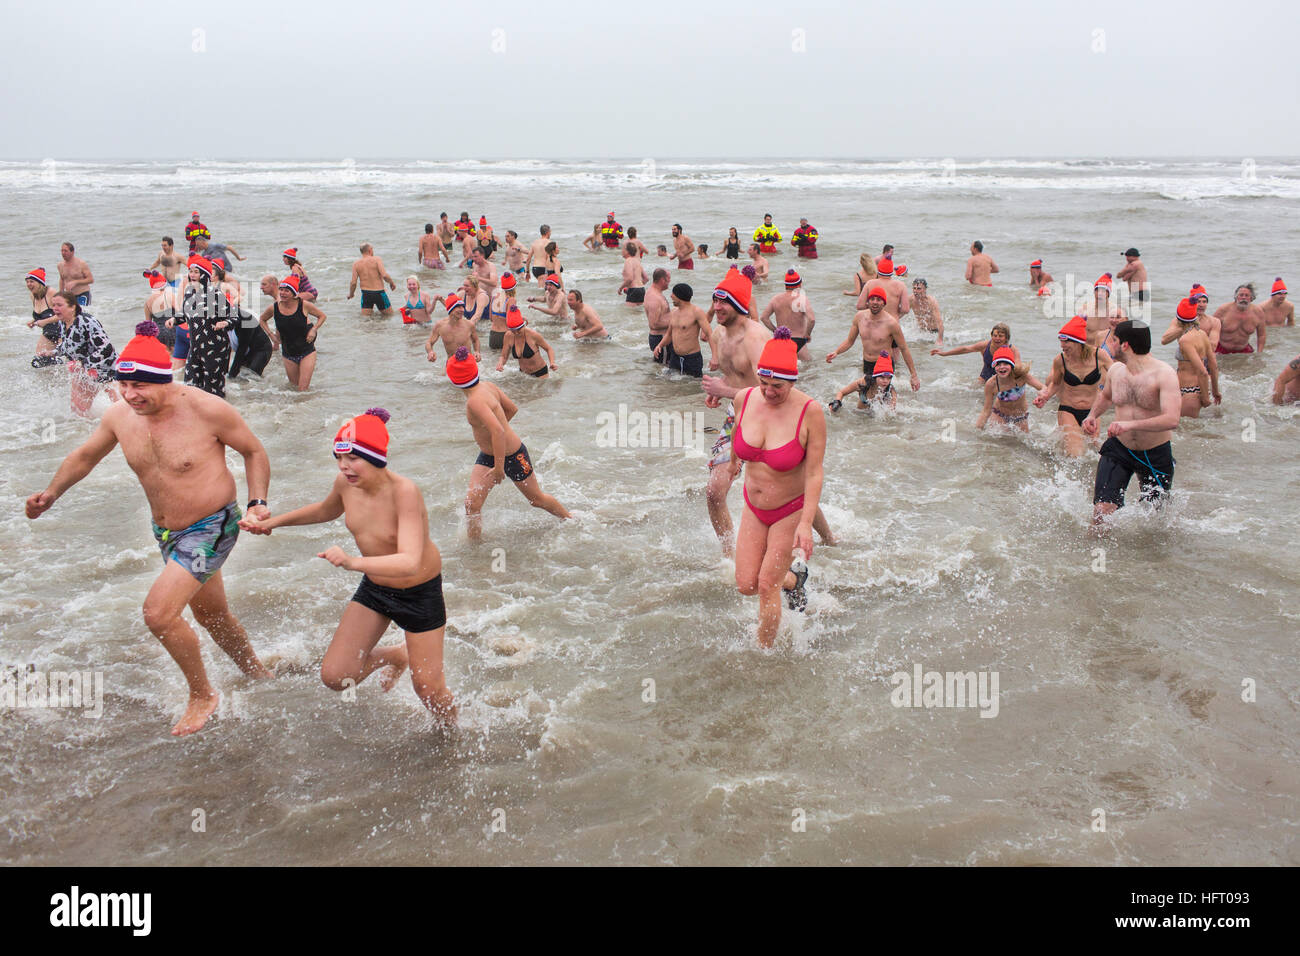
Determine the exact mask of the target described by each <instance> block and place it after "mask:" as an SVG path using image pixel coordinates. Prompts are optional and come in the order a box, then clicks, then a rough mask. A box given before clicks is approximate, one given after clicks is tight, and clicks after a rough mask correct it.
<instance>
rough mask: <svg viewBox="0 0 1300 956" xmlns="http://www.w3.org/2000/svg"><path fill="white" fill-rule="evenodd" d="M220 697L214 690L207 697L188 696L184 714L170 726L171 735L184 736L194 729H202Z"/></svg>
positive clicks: (215, 708) (213, 711)
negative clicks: (174, 724)
mask: <svg viewBox="0 0 1300 956" xmlns="http://www.w3.org/2000/svg"><path fill="white" fill-rule="evenodd" d="M220 699H221V695H219V694H218V693H217V692H216V691H213V692H212V694H211V695H210V696H207V697H190V703H189V706H188V707H186V708H185V714H184V716H182V717H181V719H180V720H178V721H177V722H176V726H175V727H173V728H172V736H173V737H186V736H189V735H190V734H192V733H195V732H196V731H199V730H202V729H203V725H204V724H206V723H207V722H208V718H209V717H211V716H212V715H213V714H214V713H216V710H217V704H218V702H219V701H220Z"/></svg>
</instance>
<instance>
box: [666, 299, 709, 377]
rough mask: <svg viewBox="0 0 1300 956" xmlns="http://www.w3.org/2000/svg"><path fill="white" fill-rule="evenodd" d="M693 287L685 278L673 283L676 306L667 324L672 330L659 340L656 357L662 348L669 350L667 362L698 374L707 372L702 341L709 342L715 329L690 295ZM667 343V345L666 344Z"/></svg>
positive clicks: (683, 371)
mask: <svg viewBox="0 0 1300 956" xmlns="http://www.w3.org/2000/svg"><path fill="white" fill-rule="evenodd" d="M693 294H694V292H693V290H692V289H691V287H690V286H689V285H687V284H686V283H685V282H679V283H677V285H675V286H673V293H672V297H673V308H672V311H671V312H669V313H668V328H669V329H670V330H671V333H670V334H669V335H665V336H664V337H663V338H662V339H660V341H659V344H658V345H656V346H655V350H654V357H655V361H661V359H660V358H659V355H660V353H661V352H667V353H668V355H670V356H671V358H669V359H668V360H667V361H665V362H664V364H665V365H667V366H668V367H669V368H671V369H673V370H674V371H677V372H681V373H682V374H683V375H692V376H694V377H695V378H702V377H703V376H704V353H703V352H701V351H700V343H701V342H710V336H711V334H712V329H710V328H709V319H708V316H707V315H705V312H704V310H703V309H701V308H700V307H699V306H698V305H691V296H692V295H693ZM665 346H667V348H665ZM709 354H710V362H709V364H710V366H712V364H713V362H712V360H711V359H712V354H713V346H712V343H711V342H710V345H709Z"/></svg>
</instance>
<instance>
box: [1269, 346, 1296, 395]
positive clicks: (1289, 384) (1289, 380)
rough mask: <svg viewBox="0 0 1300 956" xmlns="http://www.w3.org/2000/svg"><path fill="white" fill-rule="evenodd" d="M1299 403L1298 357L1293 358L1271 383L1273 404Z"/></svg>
mask: <svg viewBox="0 0 1300 956" xmlns="http://www.w3.org/2000/svg"><path fill="white" fill-rule="evenodd" d="M1294 402H1300V356H1297V357H1296V358H1293V359H1292V360H1291V361H1290V362H1288V363H1287V367H1286V368H1284V369H1282V374H1281V375H1279V376H1278V377H1277V380H1276V381H1274V382H1273V404H1274V405H1290V404H1292V403H1294Z"/></svg>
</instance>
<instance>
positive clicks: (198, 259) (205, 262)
mask: <svg viewBox="0 0 1300 956" xmlns="http://www.w3.org/2000/svg"><path fill="white" fill-rule="evenodd" d="M185 266H186V268H189V269H193V268H195V267H197V268H198V269H199V271H200V272H202V273H203V274H205V275H206V276H207V277H208V278H209V279H211V278H212V260H211V259H205V258H203V256H190V257H189V258H188V259H186V260H185Z"/></svg>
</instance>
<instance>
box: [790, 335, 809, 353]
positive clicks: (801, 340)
mask: <svg viewBox="0 0 1300 956" xmlns="http://www.w3.org/2000/svg"><path fill="white" fill-rule="evenodd" d="M790 341H791V342H793V343H794V350H795V351H796V352H798V351H799V350H800V349H801V348H803V347H804V346H805V345H807V344H808V338H807V337H804V336H799V335H792V336H790Z"/></svg>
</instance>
